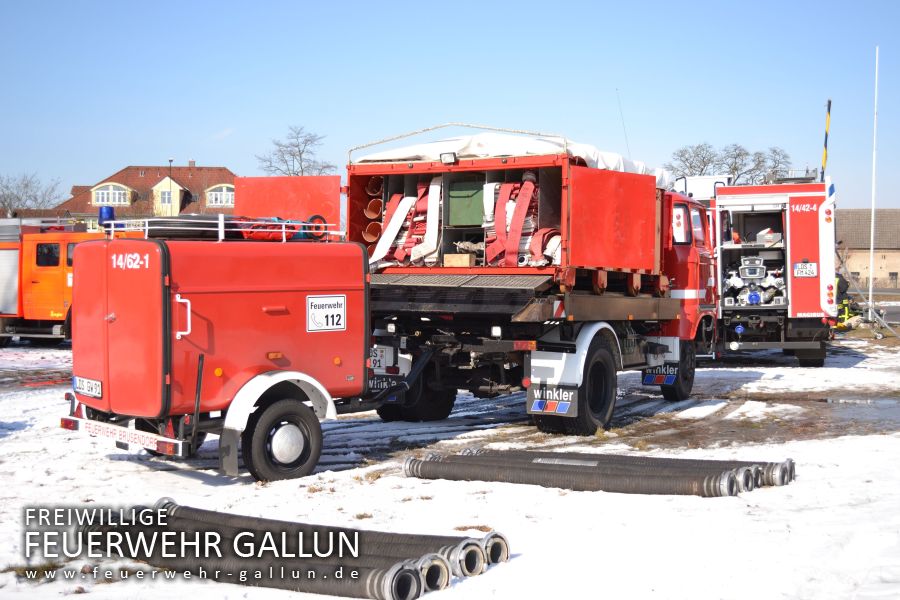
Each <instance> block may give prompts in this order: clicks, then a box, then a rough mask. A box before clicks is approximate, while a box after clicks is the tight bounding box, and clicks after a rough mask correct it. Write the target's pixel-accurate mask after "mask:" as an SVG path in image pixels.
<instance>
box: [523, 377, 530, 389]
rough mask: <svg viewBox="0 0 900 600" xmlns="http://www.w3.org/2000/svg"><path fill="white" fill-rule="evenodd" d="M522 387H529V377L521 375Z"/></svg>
mask: <svg viewBox="0 0 900 600" xmlns="http://www.w3.org/2000/svg"><path fill="white" fill-rule="evenodd" d="M522 387H523V388H530V387H531V378H530V377H523V378H522Z"/></svg>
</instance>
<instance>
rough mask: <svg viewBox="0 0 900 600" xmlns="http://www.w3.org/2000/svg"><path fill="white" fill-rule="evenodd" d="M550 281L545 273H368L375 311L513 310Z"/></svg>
mask: <svg viewBox="0 0 900 600" xmlns="http://www.w3.org/2000/svg"><path fill="white" fill-rule="evenodd" d="M550 285H551V278H550V276H549V275H400V274H375V275H372V287H371V297H372V307H373V309H374V310H375V311H379V312H391V311H393V312H418V311H422V312H428V311H434V312H442V313H448V312H450V313H453V312H466V311H476V312H480V313H494V314H513V313H516V312H518V311H519V310H521V308H522V307H523V306H525V305H526V304H527V303H528V302H529V301H530V300H531V299H532V298H534V297H535V296H536V295H537V293H538V292H541V291H543V290H545V289H547V288H548V287H550Z"/></svg>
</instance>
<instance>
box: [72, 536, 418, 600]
mask: <svg viewBox="0 0 900 600" xmlns="http://www.w3.org/2000/svg"><path fill="white" fill-rule="evenodd" d="M126 529H127V530H129V531H132V532H135V533H140V532H144V533H145V535H152V533H153V532H154V531H160V532H164V531H167V529H166V528H164V527H158V526H140V525H132V526H127V527H126V526H121V525H118V526H98V525H94V526H90V527H86V528H83V529H82V530H83V531H104V532H111V531H119V532H124V531H125V530H126ZM103 539H104V538H101V540H103ZM126 547H127V545H126ZM162 548H163V545H162V544H155V545H154V546H153V551H152V552H151V553H150V555H149V556H135V557H132V558H134V559H135V560H142V561H146V562H147V563H148V564H150V565H152V566H154V567H159V568H162V569H170V570H175V571H188V572H191V573H193V574H194V575H197V576H199V574H200V572H201V571H202V572H204V573H206V574H207V575H208V574H209V573H210V572H211V571H219V573H218V575H220V576H219V577H218V578H217V581H224V582H228V583H234V584H238V585H241V584H243V585H253V586H260V585H264V586H265V587H272V588H278V589H285V590H290V591H294V592H305V593H311V594H327V595H334V596H347V597H350V598H372V599H373V600H415V599H416V598H419V597H420V596H421V595H422V593H423V592H424V589H423V587H424V586H423V585H422V575H421V572H420V571H419V570H418V569H417V568H416V566H415V565H413V564H412V563H411V562H409V561H397V562H395V563H394V564H393V565H392V566H390V567H386V568H373V567H366V566H354V567H353V569H352V570H354V571H356V572H357V574H358V577H357V578H350V577H346V576H345V577H343V578H335V577H331V578H327V579H326V578H324V577H315V578H307V577H305V576H304V577H300V578H293V577H289V578H281V577H264V578H262V579H256V578H247V580H246V581H241V573H253V572H256V571H259V572H261V573H264V574H265V573H268V572H269V569H270V568H273V567H274V566H275V565H273V564H272V559H270V558H243V557H238V556H228V555H226V556H224V557H223V558H218V557H208V558H207V557H202V558H201V557H192V556H179V557H170V556H165V555H164V553H163V551H162ZM281 561H282V562H281V564H279V565H278V567H282V566H283V567H284V569H285V571H299V572H300V573H301V574H303V575H305V574H306V573H307V571H314V572H317V570H319V569H321V568H322V567H323V565H325V564H326V563H322V562H311V561H307V560H306V559H299V558H297V559H293V558H285V559H281ZM328 564H330V565H333V566H335V567H336V566H337V565H338V564H339V563H328Z"/></svg>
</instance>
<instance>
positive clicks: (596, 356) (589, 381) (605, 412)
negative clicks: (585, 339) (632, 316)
mask: <svg viewBox="0 0 900 600" xmlns="http://www.w3.org/2000/svg"><path fill="white" fill-rule="evenodd" d="M613 356H614V353H613V350H612V348H610V346H609V342H608V341H607V340H606V338H604V337H603V336H597V337H595V338H594V340H593V341H592V342H591V345H590V346H589V347H588V353H587V359H586V360H585V361H584V374H583V375H582V377H581V386H579V388H578V416H577V417H575V418H566V419H563V420H564V421H565V427H566V431H567V432H568V433H571V434H574V435H595V434H596V433H597V430H598V429H606V427H607V426H609V422H610V421H611V420H612V416H613V411H614V410H615V408H616V363H615V360H614V359H613Z"/></svg>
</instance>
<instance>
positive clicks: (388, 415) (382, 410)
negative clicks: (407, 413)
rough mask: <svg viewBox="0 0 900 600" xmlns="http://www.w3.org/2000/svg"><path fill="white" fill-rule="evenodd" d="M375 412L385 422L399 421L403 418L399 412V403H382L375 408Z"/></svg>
mask: <svg viewBox="0 0 900 600" xmlns="http://www.w3.org/2000/svg"><path fill="white" fill-rule="evenodd" d="M375 412H377V413H378V416H379V417H381V420H382V421H384V422H385V423H390V422H392V421H399V420H400V419H402V418H403V415H401V414H400V405H399V404H382V405H381V406H379V407H378V408H377V409H375Z"/></svg>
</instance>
